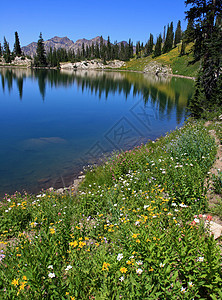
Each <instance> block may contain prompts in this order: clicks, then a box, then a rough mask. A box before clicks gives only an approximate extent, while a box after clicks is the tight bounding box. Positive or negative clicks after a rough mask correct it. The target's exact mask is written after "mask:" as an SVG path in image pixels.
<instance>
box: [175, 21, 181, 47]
mask: <svg viewBox="0 0 222 300" xmlns="http://www.w3.org/2000/svg"><path fill="white" fill-rule="evenodd" d="M181 40H182V29H181V23H180V21H178V23H177V28H176V31H175V37H174V47H176V45H177V44H179V43H180V42H181Z"/></svg>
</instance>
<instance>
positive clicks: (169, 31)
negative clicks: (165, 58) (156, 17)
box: [163, 22, 174, 53]
mask: <svg viewBox="0 0 222 300" xmlns="http://www.w3.org/2000/svg"><path fill="white" fill-rule="evenodd" d="M173 37H174V33H173V22H171V23H170V26H169V24H168V26H167V34H166V40H165V43H164V46H163V53H167V52H169V51H170V50H172V48H173Z"/></svg>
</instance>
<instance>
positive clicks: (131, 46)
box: [129, 39, 133, 58]
mask: <svg viewBox="0 0 222 300" xmlns="http://www.w3.org/2000/svg"><path fill="white" fill-rule="evenodd" d="M132 57H133V42H132V41H131V39H129V58H132Z"/></svg>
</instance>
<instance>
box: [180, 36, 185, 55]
mask: <svg viewBox="0 0 222 300" xmlns="http://www.w3.org/2000/svg"><path fill="white" fill-rule="evenodd" d="M185 50H186V44H185V42H184V40H182V45H181V49H180V56H183V55H185V54H186V51H185Z"/></svg>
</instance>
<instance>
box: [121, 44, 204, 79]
mask: <svg viewBox="0 0 222 300" xmlns="http://www.w3.org/2000/svg"><path fill="white" fill-rule="evenodd" d="M192 46H193V45H192V44H189V45H187V47H186V55H184V56H179V53H180V48H181V45H178V47H176V48H174V49H173V50H171V51H170V52H168V53H165V54H162V55H160V56H158V57H155V58H152V56H147V57H142V58H133V59H131V60H130V61H128V62H126V65H125V66H124V67H122V68H121V69H122V70H132V71H142V72H143V71H144V68H145V67H146V66H147V65H148V64H149V63H151V62H154V61H156V62H158V63H162V64H163V65H167V66H170V67H171V69H172V72H173V74H175V75H183V76H190V77H196V76H197V71H198V68H199V65H200V63H199V62H196V63H195V64H191V61H192V59H193V55H192Z"/></svg>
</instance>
